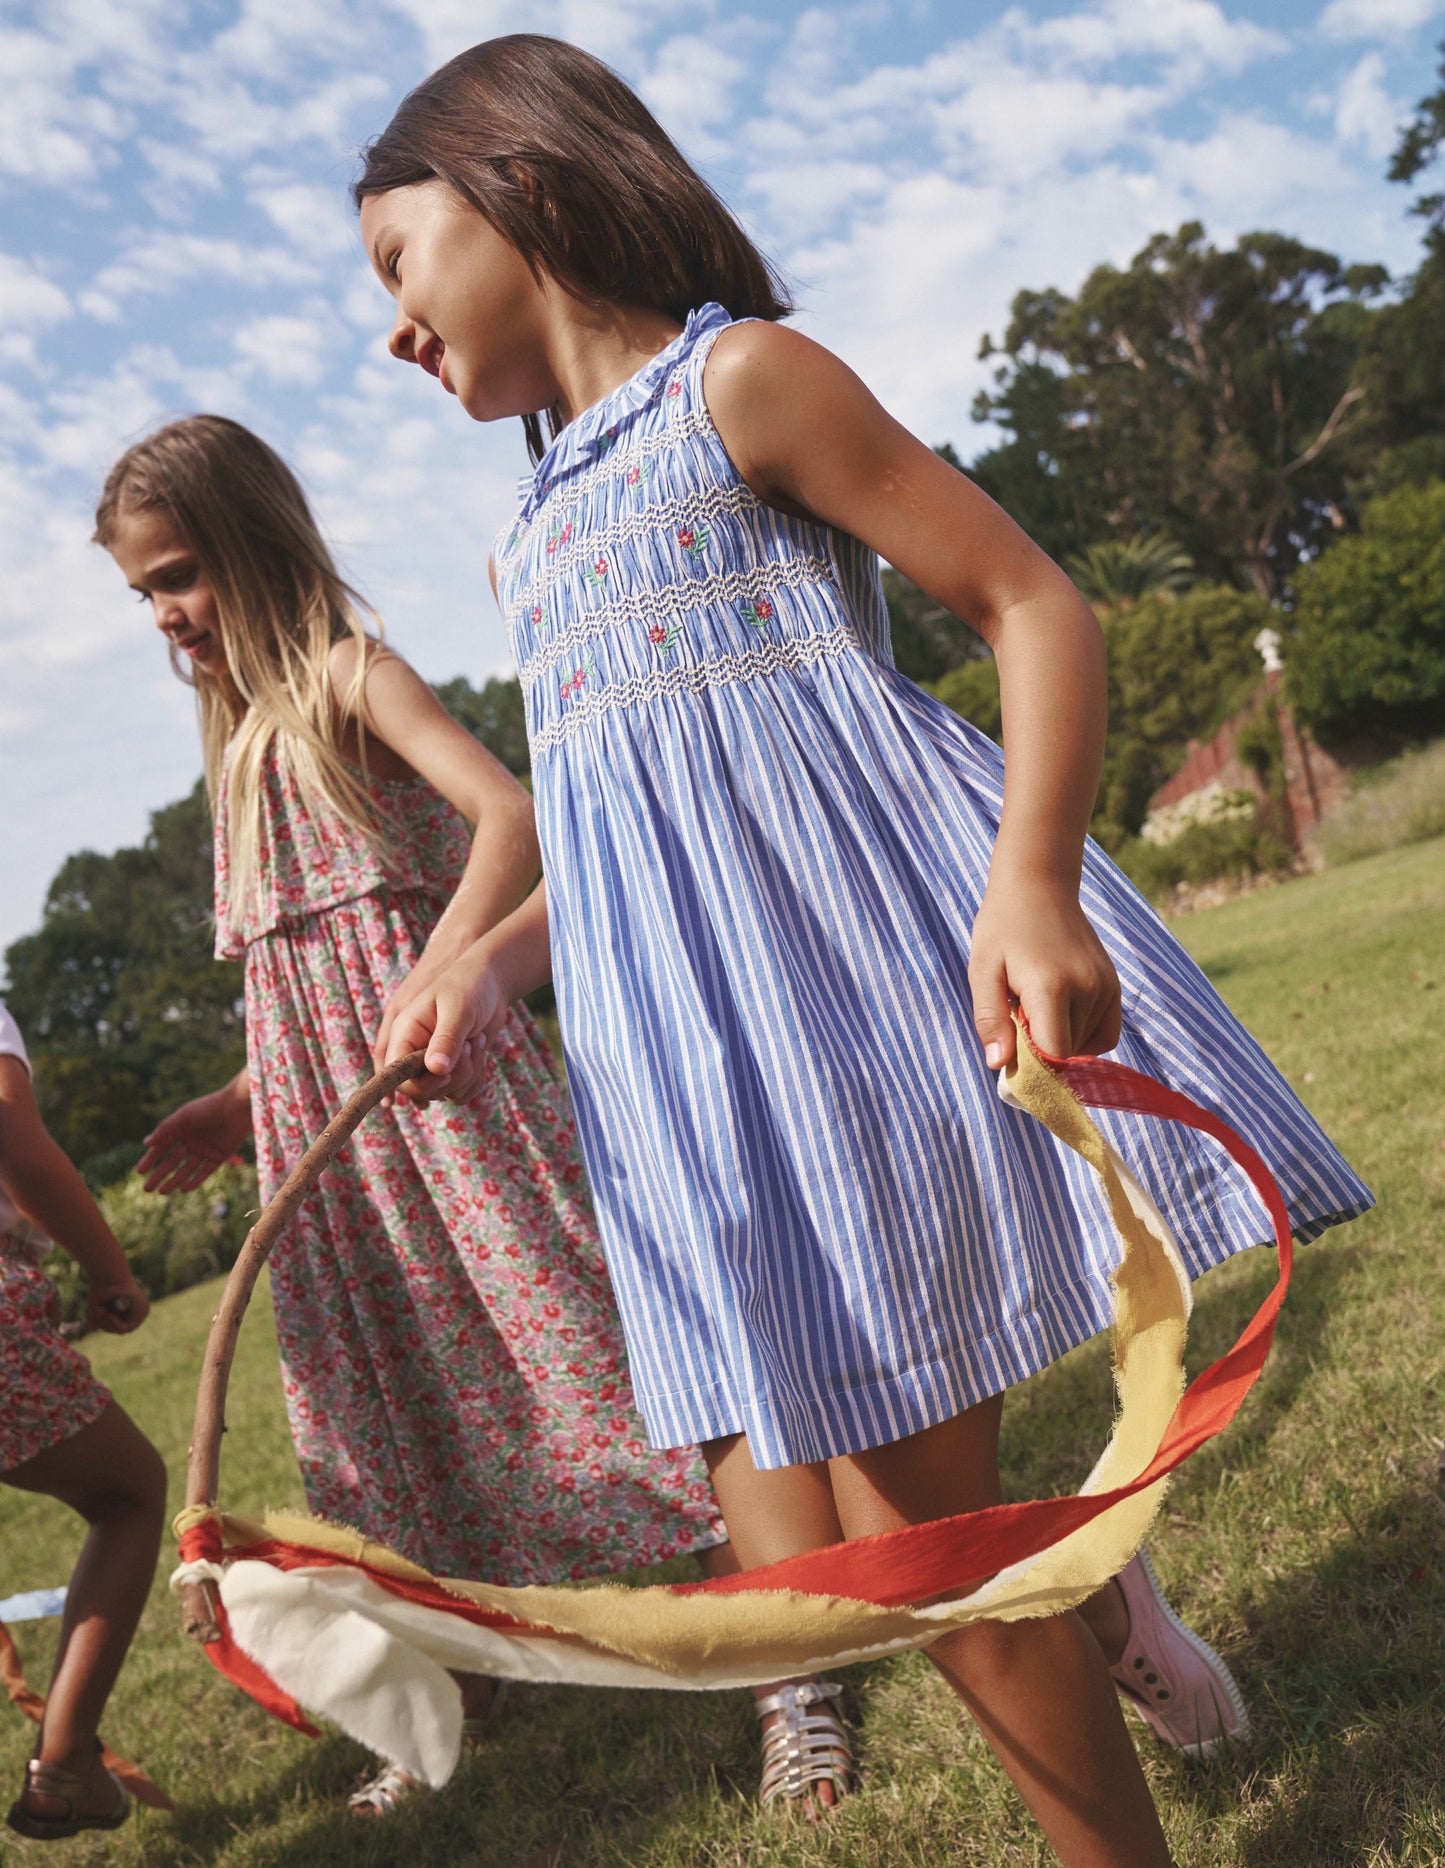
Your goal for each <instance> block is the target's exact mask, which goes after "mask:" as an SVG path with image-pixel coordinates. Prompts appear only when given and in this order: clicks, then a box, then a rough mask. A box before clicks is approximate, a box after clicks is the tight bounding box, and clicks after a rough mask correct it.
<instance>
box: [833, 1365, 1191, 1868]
mask: <svg viewBox="0 0 1445 1868" xmlns="http://www.w3.org/2000/svg"><path fill="white" fill-rule="evenodd" d="M1001 1412H1002V1399H1001V1397H999V1398H995V1399H994V1400H992V1401H986V1402H984V1403H982V1404H981V1405H980V1406H979V1407H975V1408H970V1409H968V1410H967V1411H966V1412H965V1413H963V1414H960V1415H957V1416H956V1417H955V1418H954V1419H953V1420H950V1421H945V1422H944V1423H942V1425H940V1426H938V1427H932V1428H929V1429H928V1430H927V1431H925V1432H923V1433H916V1434H911V1435H910V1436H909V1437H908V1438H907V1439H905V1440H900V1441H897V1442H895V1443H894V1444H893V1445H891V1446H884V1447H878V1448H875V1449H874V1450H872V1451H871V1452H867V1453H855V1454H850V1455H848V1456H847V1457H845V1458H841V1459H835V1460H833V1461H832V1462H831V1472H832V1479H833V1494H834V1498H835V1500H836V1503H837V1509H838V1516H839V1520H840V1522H841V1524H842V1527H843V1530H844V1532H845V1533H846V1535H847V1536H849V1537H866V1536H870V1535H871V1534H873V1533H874V1532H878V1531H891V1530H896V1529H898V1528H899V1527H900V1526H902V1525H905V1524H923V1523H927V1522H928V1521H929V1520H930V1519H933V1518H943V1517H950V1516H952V1515H953V1514H954V1513H955V1512H960V1511H976V1510H978V1509H980V1508H981V1507H983V1506H985V1505H993V1504H997V1503H998V1502H999V1485H998V1423H999V1416H1000V1414H1001ZM928 1652H929V1658H930V1659H931V1660H932V1661H933V1662H934V1664H935V1665H936V1666H937V1667H938V1669H939V1671H940V1672H941V1673H942V1674H943V1677H944V1678H945V1679H946V1680H947V1681H948V1683H949V1685H950V1686H951V1687H952V1688H953V1689H954V1691H955V1692H956V1693H957V1694H958V1696H959V1698H960V1699H962V1700H963V1702H964V1704H965V1705H966V1706H967V1707H968V1709H969V1711H970V1712H971V1713H972V1714H973V1716H974V1718H975V1719H977V1721H978V1723H979V1726H980V1728H981V1729H982V1731H983V1733H984V1736H985V1737H986V1738H987V1739H988V1741H989V1743H990V1744H991V1745H992V1747H993V1749H994V1751H995V1752H996V1753H997V1754H998V1756H999V1758H1000V1760H1001V1761H1002V1763H1003V1765H1004V1767H1005V1769H1006V1770H1007V1771H1008V1773H1009V1775H1010V1776H1011V1777H1012V1778H1013V1780H1014V1783H1015V1784H1016V1785H1017V1787H1018V1790H1019V1792H1020V1794H1021V1795H1022V1797H1023V1798H1024V1801H1025V1802H1026V1803H1027V1804H1028V1806H1029V1808H1030V1809H1031V1810H1032V1811H1033V1813H1034V1815H1035V1816H1036V1817H1037V1819H1038V1821H1039V1824H1040V1826H1041V1828H1042V1829H1043V1831H1044V1833H1045V1835H1047V1836H1048V1838H1049V1840H1050V1842H1051V1843H1052V1844H1053V1846H1054V1848H1055V1850H1056V1851H1057V1853H1058V1855H1059V1857H1060V1859H1061V1860H1062V1861H1063V1862H1065V1863H1066V1864H1068V1868H1167V1864H1168V1863H1169V1859H1170V1857H1169V1850H1168V1845H1167V1844H1166V1842H1165V1840H1164V1834H1163V1831H1162V1830H1161V1828H1160V1826H1159V1818H1158V1816H1157V1814H1156V1812H1155V1809H1154V1804H1153V1800H1152V1798H1151V1797H1150V1795H1149V1788H1148V1785H1147V1784H1146V1783H1145V1781H1144V1773H1143V1771H1142V1770H1141V1769H1140V1766H1139V1759H1138V1756H1137V1754H1136V1752H1135V1750H1134V1747H1133V1745H1132V1743H1131V1742H1130V1739H1129V1735H1128V1732H1127V1731H1126V1729H1125V1726H1124V1719H1123V1714H1122V1712H1121V1710H1120V1707H1119V1702H1118V1699H1117V1697H1116V1696H1115V1692H1114V1687H1113V1683H1112V1681H1111V1680H1110V1677H1109V1671H1108V1668H1107V1666H1106V1665H1105V1663H1104V1659H1103V1656H1102V1654H1101V1653H1100V1650H1099V1646H1098V1643H1097V1642H1096V1641H1095V1640H1094V1638H1093V1636H1092V1635H1091V1634H1090V1633H1089V1631H1088V1629H1087V1628H1086V1627H1085V1626H1084V1623H1083V1622H1082V1620H1081V1619H1080V1618H1079V1617H1078V1616H1077V1615H1075V1614H1068V1615H1055V1616H1050V1617H1048V1618H1046V1619H1043V1620H1034V1621H1019V1622H994V1621H985V1622H980V1623H977V1624H976V1625H975V1626H973V1627H970V1628H963V1629H958V1630H956V1631H955V1632H953V1633H952V1634H948V1635H945V1636H944V1637H943V1639H942V1640H940V1641H937V1642H935V1643H934V1645H933V1646H932V1647H931V1648H930V1649H929V1650H928Z"/></svg>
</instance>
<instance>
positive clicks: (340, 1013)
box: [215, 751, 724, 1584]
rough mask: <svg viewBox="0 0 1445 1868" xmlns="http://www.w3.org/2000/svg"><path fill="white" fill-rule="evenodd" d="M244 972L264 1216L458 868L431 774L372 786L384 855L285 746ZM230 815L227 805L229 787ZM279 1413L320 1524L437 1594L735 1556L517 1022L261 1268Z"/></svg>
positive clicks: (355, 1169)
mask: <svg viewBox="0 0 1445 1868" xmlns="http://www.w3.org/2000/svg"><path fill="white" fill-rule="evenodd" d="M263 784H264V799H263V809H262V813H261V820H262V821H261V847H260V850H259V852H258V874H259V878H260V880H259V883H258V886H257V888H256V890H255V891H254V893H253V895H252V897H251V899H250V900H249V902H248V903H247V905H246V907H245V909H244V910H243V909H242V908H241V907H240V905H238V904H236V903H233V902H232V901H231V899H230V886H229V873H228V863H227V834H226V822H225V814H224V811H222V812H220V813H218V821H217V825H216V844H215V848H216V929H217V933H216V952H217V956H218V957H222V958H236V957H241V956H244V959H245V978H246V1031H247V1054H248V1061H249V1068H250V1076H251V1107H252V1115H253V1122H254V1125H255V1135H256V1155H257V1164H258V1168H259V1172H260V1182H261V1196H262V1198H263V1200H269V1199H270V1197H271V1196H272V1194H273V1193H274V1192H275V1191H276V1188H277V1187H278V1186H279V1184H280V1183H281V1181H282V1180H283V1179H284V1178H285V1175H286V1174H287V1172H288V1171H289V1169H290V1168H291V1167H292V1166H293V1165H294V1163H295V1162H296V1160H297V1159H298V1157H299V1156H300V1155H301V1154H302V1152H303V1151H304V1150H305V1148H306V1147H307V1145H308V1144H309V1142H310V1141H311V1140H312V1138H313V1137H314V1136H315V1135H316V1134H317V1133H318V1131H319V1130H320V1129H321V1128H322V1127H323V1126H324V1124H325V1123H326V1122H327V1121H328V1120H329V1118H330V1117H331V1116H332V1115H333V1114H334V1113H335V1111H336V1110H337V1108H338V1107H339V1106H340V1104H341V1103H342V1102H343V1101H344V1100H345V1098H346V1097H347V1096H348V1095H349V1094H350V1093H351V1091H352V1090H354V1089H355V1088H356V1087H357V1086H358V1084H360V1083H362V1082H364V1081H365V1080H366V1078H367V1077H369V1076H370V1075H371V1072H372V1062H371V1049H370V1047H371V1040H372V1038H373V1036H374V1034H375V1032H376V1030H377V1028H378V1026H379V1025H380V1022H381V1017H382V1011H383V1008H384V1007H385V1004H386V1001H387V999H388V997H389V996H390V994H391V993H392V991H394V989H395V988H396V987H397V985H399V984H400V982H401V981H402V980H403V979H404V978H405V977H406V975H407V973H408V972H409V971H410V970H411V968H412V967H413V966H414V965H415V963H416V961H417V959H418V958H419V957H420V954H421V951H422V948H423V946H424V945H425V942H426V939H427V936H428V934H429V933H430V931H431V929H432V927H433V926H434V925H435V922H436V920H437V917H438V916H439V915H440V913H441V910H442V909H443V907H444V906H445V905H446V902H447V900H448V899H449V897H450V895H451V893H452V891H453V889H454V888H455V886H456V883H457V881H458V879H459V878H460V875H461V872H462V869H463V866H464V864H465V862H466V858H467V852H468V847H469V837H468V832H467V827H466V824H465V822H464V821H463V819H462V818H461V816H460V815H459V813H457V812H456V811H455V810H453V808H452V807H451V805H450V804H448V803H447V802H446V800H445V799H443V798H442V797H441V796H440V795H439V794H438V793H437V792H436V791H435V790H434V789H433V788H432V787H431V786H430V785H428V784H426V783H425V782H424V781H422V780H419V779H407V780H395V781H374V782H373V785H372V795H373V797H374V799H375V801H376V803H377V805H378V807H379V808H380V810H381V812H382V813H383V814H384V822H385V824H386V827H387V835H386V844H387V848H388V851H389V852H391V854H390V856H389V857H388V859H387V860H386V861H383V860H382V859H381V858H380V857H378V855H377V854H376V853H375V852H374V851H373V850H372V849H371V848H370V847H369V846H368V844H367V843H366V841H365V840H364V839H363V838H362V837H361V836H360V835H358V834H357V833H356V832H355V831H353V830H352V829H351V828H350V827H349V826H347V825H346V824H345V823H344V821H343V820H342V819H341V818H340V817H339V816H338V815H337V814H335V813H334V812H330V811H324V812H322V811H312V810H309V809H308V808H307V806H306V804H305V803H304V802H303V800H302V798H301V796H300V794H299V791H298V789H297V787H296V785H295V783H294V781H293V780H292V778H291V776H290V774H289V771H288V770H287V768H286V766H285V763H284V761H283V760H282V759H281V758H280V757H278V756H277V755H276V754H275V752H274V751H273V754H272V756H271V758H270V759H269V761H268V762H267V767H266V771H265V775H264V780H263ZM222 794H223V796H224V786H223V787H222ZM271 1282H272V1291H273V1294H274V1298H275V1306H276V1323H277V1332H278V1335H279V1338H280V1345H281V1361H282V1372H283V1377H284V1381H285V1392H286V1407H287V1412H288V1415H289V1417H290V1422H291V1431H292V1434H293V1436H294V1438H295V1443H296V1454H297V1458H298V1460H299V1462H300V1466H301V1472H302V1476H303V1479H304V1481H305V1485H306V1495H307V1499H308V1502H309V1504H310V1506H311V1509H312V1510H313V1511H314V1512H315V1513H317V1514H318V1515H319V1516H321V1517H325V1518H329V1519H332V1520H336V1521H339V1522H343V1523H346V1524H350V1525H353V1526H355V1527H356V1528H357V1529H359V1530H361V1531H363V1532H364V1533H365V1534H366V1535H368V1536H370V1537H373V1538H376V1539H377V1540H378V1541H380V1542H382V1543H385V1544H387V1545H389V1546H390V1547H391V1548H392V1549H393V1550H396V1551H399V1552H400V1553H401V1554H402V1555H404V1556H407V1557H410V1558H411V1559H412V1560H413V1561H414V1562H417V1563H420V1564H423V1565H424V1566H425V1567H426V1568H428V1569H430V1570H431V1571H433V1572H434V1573H436V1574H440V1575H444V1576H445V1575H452V1576H466V1577H470V1578H475V1579H480V1580H485V1581H489V1582H497V1583H503V1584H521V1583H535V1582H549V1581H556V1580H559V1579H563V1578H576V1577H581V1576H584V1575H586V1574H588V1573H590V1572H594V1571H598V1570H608V1569H621V1568H627V1567H632V1566H636V1565H643V1564H648V1563H652V1562H655V1561H657V1560H658V1559H660V1558H663V1557H669V1556H673V1555H676V1554H677V1553H679V1552H683V1551H693V1550H698V1549H701V1548H703V1547H705V1546H707V1545H710V1544H713V1543H716V1542H718V1541H720V1539H721V1538H722V1536H723V1535H724V1533H723V1531H722V1528H721V1523H720V1520H719V1518H718V1514H717V1507H716V1504H715V1501H714V1498H713V1493H712V1488H711V1486H710V1484H709V1482H708V1479H707V1475H706V1472H705V1470H704V1468H703V1465H702V1462H701V1460H700V1458H699V1456H698V1454H697V1453H696V1451H695V1450H694V1449H692V1448H691V1447H686V1448H680V1449H677V1450H674V1451H671V1452H657V1451H652V1450H650V1449H649V1448H648V1446H647V1443H646V1438H645V1435H644V1431H643V1427H642V1423H641V1421H640V1420H639V1418H638V1416H637V1413H636V1411H635V1409H634V1405H633V1399H632V1388H631V1383H630V1381H629V1377H628V1372H627V1363H626V1357H625V1352H624V1349H623V1345H622V1334H621V1328H620V1325H619V1323H618V1319H617V1312H616V1307H615V1303H614V1299H613V1295H612V1290H611V1287H610V1285H609V1283H608V1278H607V1272H606V1269H605V1267H604V1265H603V1260H602V1254H601V1250H600V1248H599V1246H598V1242H597V1232H596V1227H595V1224H594V1221H593V1216H592V1209H591V1205H590V1202H589V1198H588V1193H587V1188H586V1185H585V1182H584V1180H583V1175H582V1168H581V1164H580V1160H579V1157H578V1152H577V1144H576V1138H575V1135H574V1132H573V1126H572V1116H571V1111H570V1106H569V1103H568V1097H567V1090H566V1086H565V1084H564V1083H563V1082H562V1080H561V1079H560V1077H559V1075H558V1073H557V1070H556V1067H555V1064H554V1062H553V1059H552V1056H551V1053H550V1051H549V1050H548V1047H547V1045H546V1043H545V1042H544V1040H543V1039H542V1037H541V1036H540V1034H539V1033H538V1031H537V1029H536V1026H535V1025H534V1024H533V1022H532V1020H531V1018H530V1016H529V1015H528V1014H527V1012H526V1011H525V1010H524V1009H523V1008H521V1007H516V1008H514V1009H513V1012H512V1014H511V1015H510V1017H509V1019H508V1021H507V1024H506V1026H505V1028H504V1030H503V1032H502V1034H501V1036H500V1038H499V1039H498V1041H497V1043H496V1045H495V1047H494V1049H493V1052H492V1061H491V1075H490V1080H489V1081H488V1083H487V1085H486V1087H485V1089H484V1092H483V1095H482V1097H481V1098H480V1099H479V1100H478V1101H477V1102H475V1103H472V1104H468V1105H454V1104H451V1103H430V1104H426V1105H420V1106H418V1105H414V1104H411V1103H409V1102H407V1101H406V1100H405V1099H398V1101H397V1103H396V1105H395V1106H394V1107H393V1108H391V1109H378V1110H377V1111H376V1112H375V1113H374V1114H373V1115H371V1116H369V1117H368V1118H367V1120H366V1121H365V1122H364V1123H363V1124H362V1126H361V1128H360V1129H359V1130H358V1131H357V1133H356V1134H355V1136H354V1137H353V1138H352V1140H351V1142H350V1143H349V1144H348V1145H347V1147H346V1148H345V1149H344V1150H343V1151H342V1153H341V1154H340V1155H339V1156H338V1157H337V1158H336V1159H335V1160H334V1161H333V1162H332V1163H331V1164H330V1166H329V1167H328V1168H327V1169H326V1171H325V1173H324V1174H323V1175H322V1176H321V1179H320V1180H319V1182H318V1184H317V1187H316V1189H315V1190H314V1191H313V1193H312V1194H311V1195H310V1197H309V1198H308V1199H307V1201H306V1202H305V1204H304V1205H303V1206H302V1208H301V1210H300V1212H299V1213H298V1214H297V1216H296V1219H295V1220H294V1221H293V1222H292V1225H291V1226H290V1228H289V1230H288V1232H287V1235H286V1236H285V1237H284V1238H283V1239H282V1240H281V1241H280V1242H279V1243H278V1245H277V1247H276V1250H275V1253H274V1254H273V1257H272V1261H271Z"/></svg>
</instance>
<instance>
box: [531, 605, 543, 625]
mask: <svg viewBox="0 0 1445 1868" xmlns="http://www.w3.org/2000/svg"><path fill="white" fill-rule="evenodd" d="M532 627H533V628H534V629H540V628H541V627H542V606H541V604H540V603H534V604H533V605H532Z"/></svg>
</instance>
